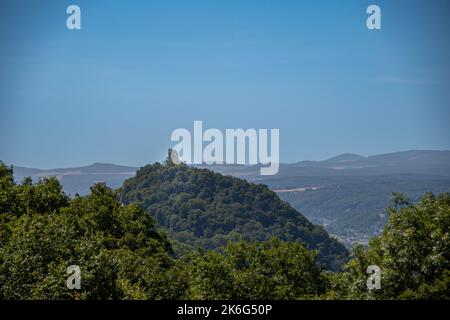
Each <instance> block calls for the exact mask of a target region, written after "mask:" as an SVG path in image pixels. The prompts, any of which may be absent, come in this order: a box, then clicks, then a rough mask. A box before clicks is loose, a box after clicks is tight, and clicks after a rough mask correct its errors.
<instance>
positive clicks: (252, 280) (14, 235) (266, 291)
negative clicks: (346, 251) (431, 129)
mask: <svg viewBox="0 0 450 320" xmlns="http://www.w3.org/2000/svg"><path fill="white" fill-rule="evenodd" d="M388 215H389V221H388V224H387V225H386V227H385V229H384V232H383V233H382V235H380V236H379V237H376V238H374V239H372V241H371V242H370V244H369V246H368V247H357V248H356V249H355V250H354V251H353V252H352V255H351V259H350V261H349V262H348V263H347V264H346V265H345V266H344V267H343V271H340V272H331V271H328V270H326V269H325V268H324V267H322V266H321V264H320V263H318V261H317V251H316V250H310V249H308V248H307V247H306V246H305V244H304V243H303V242H299V241H284V240H281V239H279V238H276V237H271V238H269V239H267V240H264V241H256V240H255V241H244V240H239V241H236V242H232V241H230V242H229V243H228V244H227V245H226V246H225V248H224V249H223V250H206V251H205V250H193V251H189V252H188V253H186V254H184V255H182V256H181V257H176V256H175V255H174V253H173V250H172V245H171V244H172V243H173V241H172V240H171V239H170V238H167V236H166V235H165V234H164V233H163V232H161V231H159V230H158V228H157V227H156V226H155V222H154V219H153V218H152V217H151V215H149V214H148V213H147V212H146V211H144V210H143V209H141V208H140V207H139V206H138V205H136V204H129V205H123V204H122V203H121V202H120V201H119V194H118V193H117V192H115V191H113V190H111V189H109V188H107V187H106V186H105V185H103V184H97V185H94V186H93V187H92V188H91V193H90V195H88V196H84V197H80V196H76V197H75V198H69V197H67V196H66V195H65V194H64V192H63V190H62V188H61V185H60V184H59V182H58V180H56V179H53V178H50V179H43V180H42V181H40V182H38V183H36V184H33V183H32V182H31V179H25V180H24V181H23V183H21V184H16V183H15V182H14V180H13V176H12V170H11V168H8V167H6V166H4V165H3V163H1V162H0V299H450V286H449V285H450V265H449V258H450V257H449V254H450V230H449V229H450V195H449V194H441V195H438V196H435V195H433V194H427V195H425V196H424V197H423V199H422V200H421V201H420V202H419V203H417V204H412V203H410V202H409V201H408V199H406V198H405V197H404V196H402V195H399V194H396V195H394V197H393V203H392V206H391V207H390V208H389V210H388ZM70 265H78V266H79V267H80V270H81V279H82V280H81V287H80V289H79V290H69V289H68V288H67V286H66V279H67V277H68V274H67V273H66V270H67V267H68V266H70ZM371 265H376V266H378V267H379V268H380V270H381V287H380V289H379V290H368V288H367V286H366V283H367V278H368V274H367V267H368V266H371Z"/></svg>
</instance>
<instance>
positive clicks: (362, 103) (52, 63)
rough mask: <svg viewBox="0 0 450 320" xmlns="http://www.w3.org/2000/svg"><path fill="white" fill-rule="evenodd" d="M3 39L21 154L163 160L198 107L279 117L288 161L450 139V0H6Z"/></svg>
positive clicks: (274, 122)
mask: <svg viewBox="0 0 450 320" xmlns="http://www.w3.org/2000/svg"><path fill="white" fill-rule="evenodd" d="M70 4H77V5H79V6H80V7H81V12H82V29H81V30H73V31H70V30H68V29H67V28H66V18H67V16H68V15H67V14H66V8H67V6H68V5H70ZM369 4H377V5H379V6H380V7H381V10H382V28H383V29H382V30H381V31H369V30H368V29H367V28H366V19H367V16H368V15H367V14H366V8H367V6H368V5H369ZM0 41H1V45H0V48H1V50H0V160H3V161H4V162H7V163H12V164H15V165H22V166H31V167H40V168H52V167H63V166H75V165H86V164H90V163H92V162H112V163H118V164H126V165H144V164H146V163H150V162H154V161H160V160H162V159H163V158H164V157H165V154H166V149H167V148H168V147H170V146H173V145H174V143H172V142H171V141H170V134H171V132H172V131H173V130H174V129H176V128H182V127H185V128H188V129H192V126H193V121H194V120H203V123H204V126H205V127H206V128H220V129H223V130H224V129H225V128H256V129H258V128H269V129H270V128H279V129H280V156H281V159H280V160H281V161H282V162H295V161H299V160H304V159H311V160H320V159H324V158H328V157H331V156H334V155H336V154H339V153H344V152H355V153H360V154H362V155H371V154H376V153H384V152H391V151H400V150H409V149H450V127H449V119H450V111H449V108H450V104H449V102H450V90H449V89H450V86H449V80H450V59H449V58H450V2H449V1H448V0H442V1H440V0H431V1H422V0H417V1H415V0H395V1H381V0H373V1H358V0H346V1H342V0H329V1H323V0H319V1H317V0H315V1H312V0H311V1H299V0H295V1H283V0H277V1H265V0H239V1H237V0H204V1H197V0H190V1H186V0H182V1H181V0H180V1H166V0H165V1H162V0H161V1H148V0H146V1H100V0H83V1H75V0H72V1H70V0H69V1H65V0H54V1H47V0H39V1H24V0H6V1H5V0H2V1H1V4H0Z"/></svg>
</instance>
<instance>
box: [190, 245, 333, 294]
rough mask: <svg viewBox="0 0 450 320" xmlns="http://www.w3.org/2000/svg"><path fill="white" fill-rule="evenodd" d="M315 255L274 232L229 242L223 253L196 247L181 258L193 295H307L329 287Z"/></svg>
mask: <svg viewBox="0 0 450 320" xmlns="http://www.w3.org/2000/svg"><path fill="white" fill-rule="evenodd" d="M315 258H316V252H314V251H310V250H308V249H306V248H305V246H304V245H302V244H300V243H297V242H283V241H281V240H279V239H276V238H272V239H270V240H269V241H266V242H244V241H239V242H236V243H230V244H229V245H228V246H227V247H226V248H225V250H224V252H223V254H222V253H218V252H217V251H209V252H206V253H204V252H196V253H194V254H191V255H190V256H188V257H187V258H184V259H183V260H182V261H185V265H186V266H188V269H189V270H190V271H189V274H190V286H189V288H190V292H189V296H190V297H191V298H194V299H300V298H302V299H307V298H310V297H313V296H316V295H318V294H322V293H323V292H324V291H325V288H326V278H325V275H324V274H323V273H322V271H321V269H320V268H319V267H318V266H317V263H316V260H315Z"/></svg>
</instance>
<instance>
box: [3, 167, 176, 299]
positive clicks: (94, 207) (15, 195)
mask: <svg viewBox="0 0 450 320" xmlns="http://www.w3.org/2000/svg"><path fill="white" fill-rule="evenodd" d="M11 175H12V172H11V170H10V169H8V168H6V167H5V166H4V165H2V164H1V163H0V190H1V198H0V208H1V209H0V210H1V212H0V219H1V220H0V299H6V298H7V299H69V298H75V299H159V298H174V297H179V296H180V293H179V292H184V287H183V283H182V282H179V281H174V280H173V279H174V278H175V274H176V273H175V271H174V270H175V269H174V265H175V262H174V260H173V259H172V258H171V247H170V244H169V242H168V241H167V239H166V237H165V236H164V235H163V234H161V233H159V232H157V231H156V230H155V228H154V221H153V219H152V218H151V217H150V216H149V215H148V214H147V213H146V212H144V211H142V210H141V209H140V208H139V207H138V206H136V205H131V206H122V205H121V204H120V203H119V202H118V201H117V194H116V193H114V192H113V191H112V190H110V189H109V188H107V187H106V186H105V185H102V184H98V185H95V186H93V187H92V188H91V194H90V195H89V196H87V197H78V196H77V197H75V198H74V199H69V198H67V197H66V196H65V194H64V193H63V192H62V190H61V186H60V185H59V182H58V181H57V180H56V179H54V178H51V179H44V180H42V181H40V182H39V183H37V184H36V185H33V184H31V182H30V181H29V180H26V181H24V183H23V184H21V185H16V184H15V183H14V182H13V181H12V178H11V177H12V176H11ZM70 265H78V266H79V267H80V269H81V271H82V289H81V290H80V291H78V290H76V291H71V290H68V289H67V287H66V279H67V277H68V276H69V275H68V274H66V269H67V267H68V266H70Z"/></svg>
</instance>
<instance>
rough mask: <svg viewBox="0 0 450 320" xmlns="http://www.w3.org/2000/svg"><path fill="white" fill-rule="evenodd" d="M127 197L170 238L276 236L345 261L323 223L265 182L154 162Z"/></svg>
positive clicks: (199, 241)
mask: <svg viewBox="0 0 450 320" xmlns="http://www.w3.org/2000/svg"><path fill="white" fill-rule="evenodd" d="M122 200H123V202H124V203H126V204H128V203H138V204H139V205H140V206H141V207H142V208H143V209H145V210H147V211H148V212H149V213H150V214H152V215H153V216H154V217H155V218H156V221H157V223H158V225H159V226H160V227H162V228H165V229H166V230H167V231H168V233H169V235H170V237H171V238H172V239H175V240H177V241H179V242H181V243H185V244H188V245H190V246H193V247H201V248H204V249H217V248H220V247H222V246H225V245H226V244H227V242H228V241H238V240H240V239H243V240H246V241H251V240H257V241H267V240H269V239H270V238H271V237H273V236H276V237H278V238H280V239H282V240H285V241H299V242H304V243H306V244H307V246H308V248H310V249H317V250H318V252H319V254H318V259H319V261H320V262H322V263H325V264H326V265H327V266H328V267H329V268H330V269H334V270H336V269H338V268H339V266H340V265H341V264H342V263H343V262H344V261H345V259H346V257H347V251H346V249H345V247H344V246H343V245H342V244H341V243H339V242H338V241H336V240H335V239H332V238H330V237H329V235H328V234H327V232H326V231H325V230H324V229H323V228H322V227H320V226H317V225H313V224H312V223H310V222H309V221H308V220H307V219H306V218H305V217H304V216H303V215H302V214H300V213H299V212H298V211H296V210H295V209H293V208H292V207H291V206H289V205H288V204H287V203H285V202H283V201H281V200H280V199H279V197H278V196H277V195H276V193H274V192H272V191H270V190H269V189H268V188H267V186H265V185H256V184H251V183H248V182H247V181H245V180H242V179H238V178H233V177H231V176H223V175H221V174H218V173H214V172H212V171H210V170H206V169H198V168H193V167H189V166H186V165H183V164H182V165H175V164H172V163H170V162H167V163H166V164H159V163H156V164H153V165H148V166H146V167H144V168H142V169H141V170H139V171H138V172H137V174H136V176H135V177H133V178H130V179H128V180H126V181H125V183H124V185H123V192H122Z"/></svg>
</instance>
